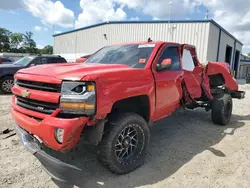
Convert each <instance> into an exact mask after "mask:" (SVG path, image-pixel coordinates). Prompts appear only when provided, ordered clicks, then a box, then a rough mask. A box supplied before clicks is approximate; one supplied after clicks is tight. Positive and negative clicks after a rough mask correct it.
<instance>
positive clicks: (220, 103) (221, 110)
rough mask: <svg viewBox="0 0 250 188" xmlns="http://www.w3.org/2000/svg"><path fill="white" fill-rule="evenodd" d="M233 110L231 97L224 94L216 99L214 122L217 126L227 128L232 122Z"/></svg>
mask: <svg viewBox="0 0 250 188" xmlns="http://www.w3.org/2000/svg"><path fill="white" fill-rule="evenodd" d="M232 109H233V100H232V97H231V95H229V94H223V95H220V96H216V97H214V99H213V101H212V114H211V117H212V120H213V122H214V123H215V124H217V125H221V126H225V125H227V124H228V123H229V122H230V119H231V116H232Z"/></svg>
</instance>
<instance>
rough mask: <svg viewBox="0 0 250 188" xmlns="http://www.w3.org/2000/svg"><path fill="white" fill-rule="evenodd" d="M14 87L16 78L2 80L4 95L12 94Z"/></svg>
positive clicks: (0, 82)
mask: <svg viewBox="0 0 250 188" xmlns="http://www.w3.org/2000/svg"><path fill="white" fill-rule="evenodd" d="M13 86H14V78H13V77H12V76H6V77H4V78H2V79H1V80H0V91H1V92H2V93H4V94H10V93H11V89H12V87H13Z"/></svg>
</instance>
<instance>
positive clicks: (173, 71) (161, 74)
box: [153, 44, 183, 120]
mask: <svg viewBox="0 0 250 188" xmlns="http://www.w3.org/2000/svg"><path fill="white" fill-rule="evenodd" d="M164 59H171V68H169V69H166V70H158V71H157V69H156V67H157V65H160V64H161V63H162V62H163V60H164ZM153 73H154V77H155V87H156V110H155V114H154V120H159V119H161V118H163V117H166V116H169V115H170V114H171V113H172V112H174V111H175V110H176V108H178V107H179V104H180V103H179V102H180V99H181V98H182V90H181V80H182V75H183V71H182V70H181V59H180V46H179V45H172V44H168V45H165V46H164V47H163V48H162V50H161V52H160V53H159V55H158V56H157V57H156V62H154V64H153Z"/></svg>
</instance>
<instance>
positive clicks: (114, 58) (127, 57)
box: [85, 44, 155, 68]
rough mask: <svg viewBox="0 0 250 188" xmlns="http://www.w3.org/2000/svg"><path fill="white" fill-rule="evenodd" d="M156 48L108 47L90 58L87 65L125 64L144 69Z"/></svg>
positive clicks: (131, 45) (150, 45)
mask: <svg viewBox="0 0 250 188" xmlns="http://www.w3.org/2000/svg"><path fill="white" fill-rule="evenodd" d="M154 47H155V44H142V45H139V44H130V45H123V46H106V47H104V48H102V49H101V50H100V51H98V52H97V53H95V54H93V55H92V56H90V57H89V58H88V59H87V60H86V61H85V63H100V64H124V65H128V66H130V67H134V68H144V67H145V65H146V64H147V61H148V59H149V57H150V55H151V53H152V51H153V49H154Z"/></svg>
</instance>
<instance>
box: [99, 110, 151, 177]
mask: <svg viewBox="0 0 250 188" xmlns="http://www.w3.org/2000/svg"><path fill="white" fill-rule="evenodd" d="M149 139H150V131H149V127H148V125H147V122H146V121H145V120H144V119H143V118H142V117H141V116H139V115H137V114H134V113H125V114H120V115H119V116H117V117H116V118H114V119H113V120H110V122H109V123H108V125H106V127H105V131H104V135H103V139H102V141H101V143H100V145H99V153H98V159H99V161H100V162H101V163H102V164H103V165H104V166H105V167H107V168H108V169H109V170H111V171H112V172H114V173H116V174H126V173H129V172H131V171H133V170H135V169H136V168H138V167H139V166H141V164H142V163H143V159H144V157H145V154H146V150H147V148H148V144H149Z"/></svg>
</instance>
